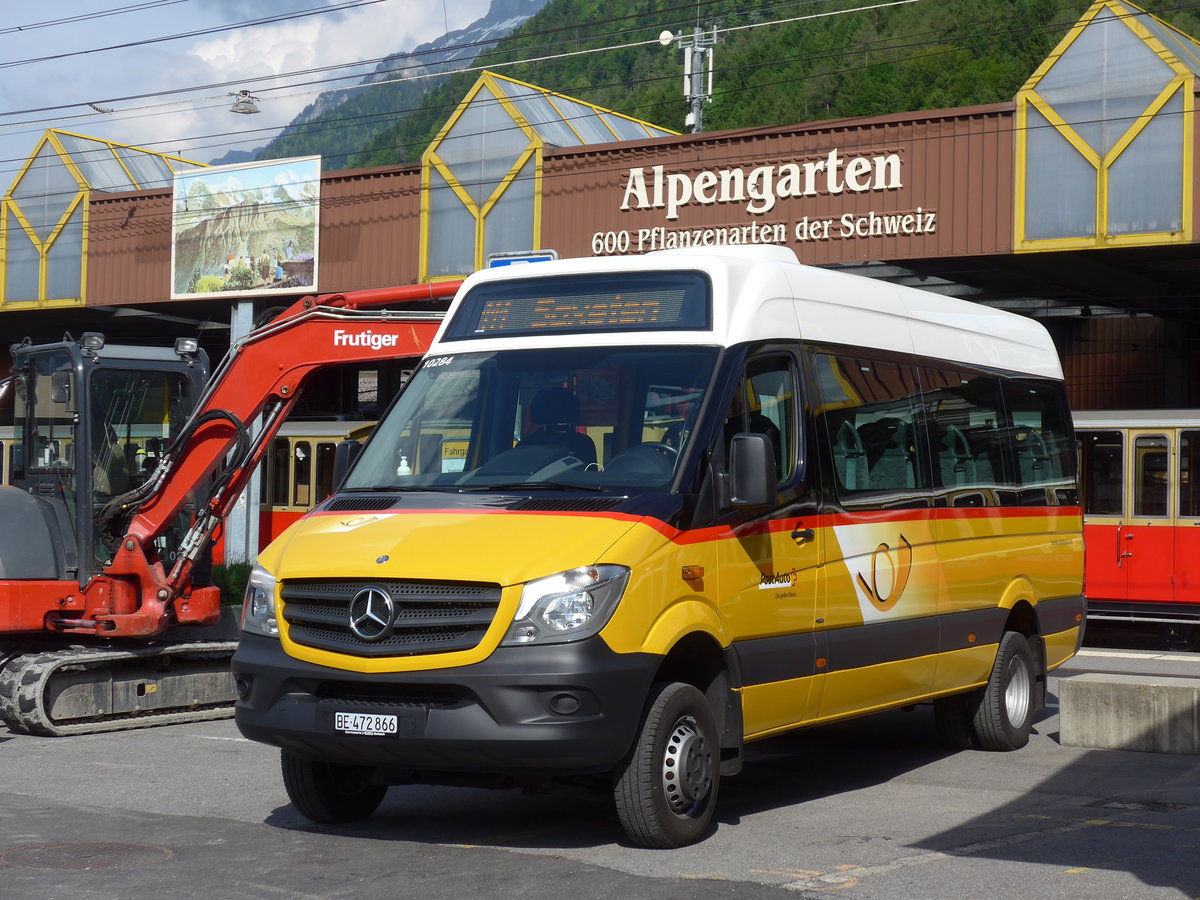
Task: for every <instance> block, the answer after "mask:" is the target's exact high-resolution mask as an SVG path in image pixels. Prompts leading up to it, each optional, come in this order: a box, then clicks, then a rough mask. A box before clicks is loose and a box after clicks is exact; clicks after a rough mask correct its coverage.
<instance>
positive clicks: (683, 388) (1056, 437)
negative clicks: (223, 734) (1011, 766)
mask: <svg viewBox="0 0 1200 900" xmlns="http://www.w3.org/2000/svg"><path fill="white" fill-rule="evenodd" d="M1080 531H1081V518H1080V509H1079V501H1078V496H1077V487H1076V453H1075V439H1074V436H1073V432H1072V428H1071V415H1070V411H1069V409H1068V406H1067V403H1066V399H1065V391H1064V389H1063V381H1062V372H1061V368H1060V365H1059V360H1058V357H1057V354H1056V352H1055V349H1054V346H1053V344H1052V342H1051V340H1050V337H1049V336H1048V334H1047V333H1046V331H1045V330H1044V329H1043V328H1042V327H1041V326H1040V325H1039V324H1037V323H1036V322H1034V321H1032V320H1030V319H1027V318H1023V317H1020V316H1016V315H1013V314H1009V313H1006V312H1002V311H998V310H994V309H990V308H987V307H984V306H980V305H976V304H972V303H968V302H965V301H961V300H956V299H952V298H948V297H944V296H940V295H936V294H932V293H926V292H922V291H917V290H914V289H910V288H907V287H902V286H898V285H894V284H890V283H887V282H884V281H876V280H871V279H865V278H861V277H855V276H852V275H848V274H843V273H838V272H834V271H829V270H824V269H818V268H811V267H808V266H803V265H800V264H799V263H798V262H797V260H796V257H795V255H794V254H793V253H792V252H791V251H790V250H787V249H784V248H779V247H711V248H706V249H705V250H704V252H698V251H696V250H691V251H663V252H659V253H651V254H647V255H644V256H640V257H631V258H620V259H614V258H607V259H570V260H559V261H554V262H545V263H538V264H536V265H528V266H523V267H507V268H503V269H498V270H489V271H483V272H478V273H475V274H474V275H472V276H471V277H469V278H468V279H467V280H466V281H465V283H464V284H463V286H462V288H461V290H460V291H459V293H458V294H457V296H456V297H455V299H454V301H453V303H452V305H451V307H450V309H449V311H448V313H447V315H446V319H445V321H444V322H443V324H442V326H441V329H440V331H439V333H438V336H437V339H436V340H435V342H434V344H433V346H432V347H431V349H430V351H429V353H428V355H427V356H426V357H425V359H424V360H423V361H422V363H421V365H420V367H419V368H418V369H417V371H416V372H415V373H414V375H413V377H412V379H411V380H410V381H409V382H408V384H407V385H406V386H405V387H404V389H403V390H402V391H401V393H400V394H399V395H398V396H397V397H396V398H395V400H394V402H393V403H392V405H391V407H390V408H389V410H388V411H387V413H386V414H385V415H384V416H383V418H382V419H381V420H380V422H379V424H378V425H377V426H376V428H375V430H374V432H373V433H372V434H371V437H370V438H369V440H368V441H367V443H366V445H365V446H364V447H362V449H361V452H360V453H358V455H357V457H356V458H355V459H353V460H352V461H351V463H350V466H349V470H348V472H347V473H346V474H345V475H344V477H343V478H342V479H341V481H340V483H339V484H338V487H337V490H336V491H335V493H334V494H333V495H332V496H331V497H329V498H328V499H326V500H325V501H324V502H322V503H320V504H319V505H318V506H316V507H315V508H314V509H313V510H312V511H311V512H310V513H308V514H307V515H306V516H304V517H303V518H302V519H300V521H298V522H297V523H295V524H294V525H292V526H291V527H290V528H289V529H288V530H287V531H286V532H285V533H284V534H283V535H282V536H280V537H279V538H278V539H277V540H276V541H275V542H273V543H272V544H271V545H270V546H269V547H268V548H267V549H266V550H264V551H263V552H262V554H261V555H260V556H259V558H258V561H257V565H256V566H255V568H254V571H253V574H252V575H251V579H250V585H249V588H248V590H247V596H246V601H245V605H244V608H243V619H242V627H243V635H242V640H241V643H240V647H239V649H238V651H237V654H236V655H235V657H234V663H233V665H234V674H235V676H236V680H237V685H238V692H239V697H240V699H239V700H238V703H237V705H236V711H235V715H236V720H237V724H238V727H239V728H240V730H241V732H242V733H243V734H244V735H245V736H247V737H249V738H251V739H253V740H257V741H263V742H265V743H268V744H272V745H274V746H277V747H279V748H281V750H282V761H283V778H284V783H285V786H286V788H287V791H288V794H289V797H290V798H291V800H292V802H293V804H294V805H295V807H296V808H297V809H298V810H299V811H300V812H301V813H302V814H303V815H305V816H307V817H308V818H310V819H313V820H315V821H318V822H345V821H351V820H355V819H360V818H363V817H365V816H368V815H370V814H371V813H372V812H373V811H374V810H375V809H376V808H377V806H378V804H379V803H380V801H381V799H382V797H383V796H384V793H385V792H386V791H387V790H388V788H389V787H390V786H394V785H405V784H416V783H435V784H479V785H485V786H486V785H492V786H501V787H504V786H509V787H511V786H521V785H531V784H538V785H542V784H548V783H554V782H557V781H563V780H567V781H571V782H574V783H576V784H578V783H586V784H590V785H593V786H595V787H597V788H598V789H600V790H604V791H607V792H610V794H611V796H612V798H613V802H614V803H615V806H616V809H617V812H618V814H619V819H620V821H621V823H622V826H623V827H624V830H625V832H626V835H627V836H628V838H629V840H630V841H632V842H634V843H636V844H639V845H643V846H649V847H674V846H679V845H683V844H687V843H690V842H694V841H696V840H699V839H700V838H702V837H703V836H704V834H705V833H706V832H707V830H708V829H709V828H710V827H711V823H712V817H713V810H714V806H715V804H716V802H717V795H718V789H719V785H720V782H721V780H722V779H723V778H727V777H730V776H733V775H735V774H736V773H737V772H738V771H739V770H740V768H741V765H742V758H743V750H744V747H745V746H746V745H747V744H748V743H750V742H752V741H757V740H761V739H763V738H767V737H770V736H772V735H778V734H781V733H784V732H787V731H791V730H794V729H798V728H807V727H811V726H817V725H821V724H823V723H828V722H835V721H838V720H843V719H847V718H850V717H855V716H862V715H865V714H869V713H873V712H876V711H880V710H886V709H893V708H897V707H903V706H909V705H912V704H917V703H921V702H926V701H928V702H931V703H932V704H933V706H934V709H935V717H934V720H935V722H936V727H937V728H938V730H939V731H940V732H941V733H942V734H943V736H944V737H946V738H947V739H948V740H950V741H951V742H952V743H954V744H955V745H956V746H961V747H977V748H982V749H993V750H1011V749H1016V748H1019V747H1021V746H1023V745H1024V744H1025V743H1026V741H1027V739H1028V736H1029V734H1030V730H1031V727H1032V724H1033V720H1034V716H1035V714H1036V712H1037V711H1038V709H1039V708H1040V707H1041V705H1042V703H1043V697H1044V692H1045V683H1046V673H1047V672H1048V671H1050V670H1051V669H1053V668H1054V667H1056V666H1059V665H1061V664H1062V663H1063V662H1064V661H1066V660H1067V659H1069V658H1070V657H1071V655H1072V654H1073V653H1075V652H1076V650H1077V649H1078V647H1079V644H1080V641H1081V638H1082V631H1083V619H1084V601H1083V596H1082V588H1081V579H1082V572H1083V543H1082V539H1081V534H1080Z"/></svg>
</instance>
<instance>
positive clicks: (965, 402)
mask: <svg viewBox="0 0 1200 900" xmlns="http://www.w3.org/2000/svg"><path fill="white" fill-rule="evenodd" d="M921 386H922V388H923V390H924V407H925V410H926V416H927V418H928V421H929V427H930V431H931V442H932V452H933V476H934V478H935V480H936V481H937V484H938V490H939V492H940V496H942V497H944V498H945V499H944V502H945V503H946V504H947V505H949V506H997V505H1001V497H1002V491H1001V489H1002V488H1007V487H1009V486H1010V481H1011V479H1010V477H1009V475H1010V473H1011V471H1012V468H1013V466H1012V464H1011V461H1010V452H1011V451H1010V449H1009V446H1008V440H1007V437H1006V429H1005V425H1006V421H1005V419H1004V413H1003V401H1002V398H1001V393H1000V381H999V379H997V378H995V377H993V376H991V375H983V374H980V373H977V372H970V371H966V370H964V371H956V370H953V369H942V368H937V369H934V368H929V367H923V368H922V369H921Z"/></svg>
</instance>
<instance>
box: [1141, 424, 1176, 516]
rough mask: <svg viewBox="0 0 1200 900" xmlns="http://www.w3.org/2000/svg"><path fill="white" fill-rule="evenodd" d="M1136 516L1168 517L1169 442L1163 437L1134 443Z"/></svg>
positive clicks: (1144, 437) (1154, 436)
mask: <svg viewBox="0 0 1200 900" xmlns="http://www.w3.org/2000/svg"><path fill="white" fill-rule="evenodd" d="M1133 454H1134V456H1133V458H1134V466H1135V472H1134V479H1133V514H1134V515H1135V516H1165V515H1166V514H1167V467H1168V463H1167V458H1168V453H1167V439H1166V438H1165V437H1162V436H1160V435H1152V436H1143V437H1138V438H1137V439H1135V440H1134V442H1133Z"/></svg>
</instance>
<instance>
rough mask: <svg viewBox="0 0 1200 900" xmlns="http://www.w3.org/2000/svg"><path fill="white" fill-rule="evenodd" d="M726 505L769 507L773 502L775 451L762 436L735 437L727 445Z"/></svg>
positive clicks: (746, 433)
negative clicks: (727, 496) (727, 495)
mask: <svg viewBox="0 0 1200 900" xmlns="http://www.w3.org/2000/svg"><path fill="white" fill-rule="evenodd" d="M729 502H730V503H732V504H733V505H734V506H751V507H752V506H771V505H772V504H773V503H774V502H775V450H774V448H773V447H772V446H771V440H770V438H768V437H767V436H766V435H765V434H753V433H751V432H745V433H743V434H735V435H734V436H733V439H732V440H731V441H730V443H729Z"/></svg>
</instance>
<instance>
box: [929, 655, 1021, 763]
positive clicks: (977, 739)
mask: <svg viewBox="0 0 1200 900" xmlns="http://www.w3.org/2000/svg"><path fill="white" fill-rule="evenodd" d="M1037 697H1038V690H1037V666H1036V663H1035V662H1034V656H1033V650H1032V649H1031V648H1030V646H1029V640H1028V639H1027V638H1026V637H1025V635H1023V634H1021V633H1020V632H1016V631H1006V632H1005V633H1004V637H1002V638H1001V639H1000V646H999V647H998V648H997V650H996V661H995V662H994V663H993V664H992V671H991V675H990V676H989V678H988V683H987V684H986V685H984V686H983V687H981V688H978V689H976V690H974V691H971V692H970V693H967V694H956V695H954V696H952V697H942V698H940V699H938V700H935V701H934V716H935V721H936V723H937V729H938V732H939V734H940V735H941V736H942V738H943V739H944V740H945V741H946V742H947V743H949V744H951V745H952V746H955V747H961V748H964V749H965V748H973V749H978V750H1019V749H1020V748H1021V747H1024V746H1025V745H1026V744H1027V743H1028V742H1029V734H1030V732H1032V731H1033V717H1034V714H1035V713H1036V712H1037V709H1036V703H1037V699H1036V698H1037Z"/></svg>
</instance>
